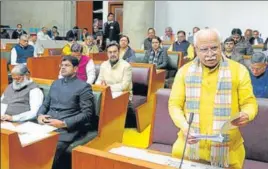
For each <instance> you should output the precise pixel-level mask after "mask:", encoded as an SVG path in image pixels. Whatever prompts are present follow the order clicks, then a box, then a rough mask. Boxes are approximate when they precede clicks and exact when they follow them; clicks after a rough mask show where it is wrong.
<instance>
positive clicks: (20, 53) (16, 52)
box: [11, 34, 34, 65]
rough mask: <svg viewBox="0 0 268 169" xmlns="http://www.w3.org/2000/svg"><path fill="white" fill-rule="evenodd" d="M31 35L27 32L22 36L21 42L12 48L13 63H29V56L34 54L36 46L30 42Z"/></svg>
mask: <svg viewBox="0 0 268 169" xmlns="http://www.w3.org/2000/svg"><path fill="white" fill-rule="evenodd" d="M28 41H29V37H28V35H26V34H23V35H21V36H20V40H19V44H17V45H16V46H14V47H13V49H12V50H11V65H17V64H18V63H23V64H26V63H27V59H28V58H29V57H33V56H34V47H33V46H32V45H29V44H28Z"/></svg>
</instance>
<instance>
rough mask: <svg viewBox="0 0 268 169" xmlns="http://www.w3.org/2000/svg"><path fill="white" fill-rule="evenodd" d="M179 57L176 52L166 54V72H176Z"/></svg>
mask: <svg viewBox="0 0 268 169" xmlns="http://www.w3.org/2000/svg"><path fill="white" fill-rule="evenodd" d="M179 59H180V58H179V55H178V52H168V66H167V69H168V70H178V65H179Z"/></svg>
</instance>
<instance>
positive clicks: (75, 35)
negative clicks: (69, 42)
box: [66, 26, 80, 41]
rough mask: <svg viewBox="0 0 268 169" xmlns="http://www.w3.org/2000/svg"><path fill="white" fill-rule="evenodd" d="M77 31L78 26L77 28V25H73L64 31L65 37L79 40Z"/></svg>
mask: <svg viewBox="0 0 268 169" xmlns="http://www.w3.org/2000/svg"><path fill="white" fill-rule="evenodd" d="M78 33H79V28H78V26H75V27H73V29H72V30H69V31H68V32H67V33H66V39H70V38H72V39H74V40H76V41H78V40H80V39H79V35H78Z"/></svg>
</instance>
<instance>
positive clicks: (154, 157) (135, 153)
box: [109, 146, 221, 169]
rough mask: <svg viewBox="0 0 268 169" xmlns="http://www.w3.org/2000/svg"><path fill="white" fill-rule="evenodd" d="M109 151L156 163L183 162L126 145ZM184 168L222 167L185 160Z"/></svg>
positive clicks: (214, 168) (168, 164) (206, 168)
mask: <svg viewBox="0 0 268 169" xmlns="http://www.w3.org/2000/svg"><path fill="white" fill-rule="evenodd" d="M109 152H110V153H113V154H117V155H122V156H126V157H130V158H135V159H139V160H144V161H148V162H152V163H156V164H161V165H167V166H171V167H175V168H179V166H180V162H181V160H180V159H177V158H173V157H170V156H166V155H162V154H155V153H151V152H149V151H148V150H146V149H139V148H132V147H126V146H121V147H117V148H112V149H111V150H110V151H109ZM182 169H221V168H219V167H214V166H210V165H207V164H202V163H197V162H192V161H186V160H184V162H183V165H182Z"/></svg>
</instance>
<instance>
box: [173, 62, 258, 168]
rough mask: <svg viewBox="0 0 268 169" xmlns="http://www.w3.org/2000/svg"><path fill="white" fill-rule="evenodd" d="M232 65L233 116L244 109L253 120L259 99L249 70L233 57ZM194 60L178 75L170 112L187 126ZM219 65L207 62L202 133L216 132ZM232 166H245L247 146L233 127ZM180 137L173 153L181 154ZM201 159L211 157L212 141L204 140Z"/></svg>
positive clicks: (204, 80) (204, 70) (203, 89)
mask: <svg viewBox="0 0 268 169" xmlns="http://www.w3.org/2000/svg"><path fill="white" fill-rule="evenodd" d="M228 62H229V66H230V69H231V76H232V106H231V109H232V111H231V117H232V116H234V115H235V114H236V113H238V112H244V113H247V114H248V115H249V120H250V121H251V120H253V119H254V117H255V116H256V114H257V102H256V98H255V97H254V94H253V91H252V85H251V81H250V77H249V73H248V70H247V69H246V68H245V67H244V66H243V65H241V64H239V63H237V62H235V61H232V60H229V59H228ZM191 64H193V62H190V63H188V64H186V65H185V66H184V67H182V68H181V69H180V70H179V71H178V73H177V75H176V77H175V81H174V84H173V87H172V91H171V94H170V99H169V113H170V116H171V118H172V120H173V121H174V123H175V125H176V126H177V127H179V128H182V129H184V130H186V129H187V127H188V124H187V121H186V119H185V116H184V115H185V110H186V109H185V107H184V106H185V104H184V103H185V76H186V74H187V72H188V68H189V66H190V65H191ZM218 72H219V68H216V69H215V70H212V71H211V70H210V69H208V68H206V67H204V66H203V75H202V76H203V77H202V87H201V96H200V111H199V113H200V122H199V124H200V133H201V134H212V124H213V110H214V107H213V105H214V98H215V95H216V89H217V82H218ZM229 134H230V151H229V152H230V157H229V159H230V166H231V167H232V168H237V169H238V168H242V166H243V162H244V158H245V149H244V145H243V141H244V140H243V138H242V136H241V133H240V131H239V129H238V128H235V129H232V130H230V133H229ZM178 136H179V137H178V139H177V141H176V142H175V143H174V145H173V150H172V155H173V156H176V157H179V158H180V157H181V155H182V151H183V147H184V138H183V133H182V132H179V133H178ZM199 145H200V151H199V156H200V159H202V160H205V161H210V145H211V141H207V140H201V141H200V144H199Z"/></svg>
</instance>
